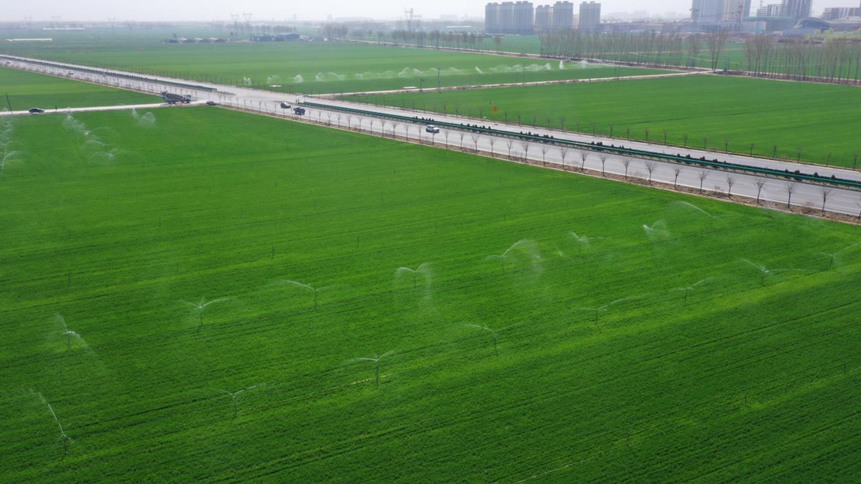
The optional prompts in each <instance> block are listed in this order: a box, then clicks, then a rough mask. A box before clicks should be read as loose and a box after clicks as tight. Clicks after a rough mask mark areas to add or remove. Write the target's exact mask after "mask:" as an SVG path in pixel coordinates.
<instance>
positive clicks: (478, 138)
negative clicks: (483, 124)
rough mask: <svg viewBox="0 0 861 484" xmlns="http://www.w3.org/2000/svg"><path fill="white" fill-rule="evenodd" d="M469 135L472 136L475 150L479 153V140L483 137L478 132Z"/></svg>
mask: <svg viewBox="0 0 861 484" xmlns="http://www.w3.org/2000/svg"><path fill="white" fill-rule="evenodd" d="M469 137H470V138H472V145H473V147H475V152H476V153H478V140H480V139H481V136H480V135H477V134H471V135H469Z"/></svg>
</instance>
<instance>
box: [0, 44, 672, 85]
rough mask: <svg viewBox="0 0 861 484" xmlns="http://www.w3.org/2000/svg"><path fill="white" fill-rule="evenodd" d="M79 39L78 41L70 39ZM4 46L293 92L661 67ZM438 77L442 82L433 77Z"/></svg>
mask: <svg viewBox="0 0 861 484" xmlns="http://www.w3.org/2000/svg"><path fill="white" fill-rule="evenodd" d="M75 45H77V44H75ZM0 49H4V50H5V51H6V52H7V53H10V54H16V55H24V56H31V57H38V58H44V59H50V60H56V61H63V62H71V63H79V64H87V65H94V66H101V67H109V68H115V69H123V70H127V71H134V72H140V73H145V74H158V75H166V76H173V77H180V78H185V79H192V80H198V81H207V82H218V83H224V84H232V85H249V86H254V87H259V88H265V89H270V90H279V91H284V92H290V93H307V94H315V93H316V94H319V93H333V92H364V91H382V90H394V89H402V88H404V87H415V88H417V89H418V88H431V87H436V86H437V84H438V83H439V85H440V86H459V85H472V84H496V83H512V82H515V83H516V82H531V81H552V80H560V79H586V78H602V77H624V76H632V75H647V74H656V73H661V72H663V71H659V70H653V69H633V68H625V67H615V66H602V65H597V64H581V63H564V62H560V61H558V60H557V61H548V60H543V59H518V58H510V57H500V56H496V55H486V54H474V53H452V52H444V51H431V50H418V49H414V48H397V47H380V46H368V45H363V44H350V43H335V42H332V43H325V42H301V43H300V42H277V43H252V42H235V43H228V44H193V45H186V44H181V45H175V44H162V43H160V42H156V41H155V40H154V39H153V40H152V41H151V42H150V43H141V42H140V41H139V40H129V41H128V42H112V43H99V42H93V43H82V44H81V45H80V46H79V47H76V48H74V49H70V48H69V45H67V44H63V43H60V44H57V45H37V46H34V45H12V46H3V45H0ZM438 81H439V82H438Z"/></svg>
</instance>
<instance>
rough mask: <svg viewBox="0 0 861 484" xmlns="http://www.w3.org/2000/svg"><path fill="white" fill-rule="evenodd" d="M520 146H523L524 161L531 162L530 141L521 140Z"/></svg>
mask: <svg viewBox="0 0 861 484" xmlns="http://www.w3.org/2000/svg"><path fill="white" fill-rule="evenodd" d="M520 147H521V148H523V162H524V163H528V162H529V141H521V142H520Z"/></svg>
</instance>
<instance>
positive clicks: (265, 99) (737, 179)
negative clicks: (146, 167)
mask: <svg viewBox="0 0 861 484" xmlns="http://www.w3.org/2000/svg"><path fill="white" fill-rule="evenodd" d="M36 62H38V63H35V62H34V60H31V59H24V58H18V57H10V56H0V65H7V66H9V67H13V68H18V69H26V70H31V71H35V72H40V73H45V74H50V75H55V76H60V77H66V78H71V79H76V80H80V81H84V82H90V83H95V84H100V85H107V86H113V87H118V88H122V89H130V90H135V91H140V92H148V93H154V94H157V93H160V92H162V91H168V92H173V93H180V94H191V95H192V96H193V98H194V99H195V103H194V104H200V103H204V102H206V101H214V102H216V103H218V104H222V105H226V106H229V107H233V108H237V109H242V110H246V111H251V112H259V113H261V114H267V115H273V116H279V117H285V118H291V119H293V120H296V121H302V122H314V123H318V124H324V125H329V126H332V127H338V128H341V129H351V130H354V131H361V132H364V133H368V134H372V135H377V136H388V137H392V136H394V137H396V138H397V139H404V140H408V141H413V142H422V143H425V144H433V145H435V146H439V147H441V148H447V149H463V150H471V151H477V152H479V153H480V154H484V155H487V156H496V157H500V158H507V159H512V160H515V161H516V160H521V161H523V159H524V158H528V160H529V161H530V162H531V163H533V164H536V163H537V164H544V163H546V164H547V165H548V166H551V167H556V168H565V169H569V170H570V169H585V170H587V172H590V173H591V174H593V175H598V176H601V175H602V174H603V175H618V176H622V177H625V174H626V173H627V177H626V178H632V179H633V178H637V179H641V180H649V179H650V180H651V182H653V183H659V184H663V185H664V186H680V187H687V188H689V189H693V190H694V191H695V192H699V191H702V192H704V193H705V194H712V195H715V194H719V195H726V194H727V193H731V194H732V195H733V196H735V197H746V198H749V199H752V200H756V199H759V200H760V202H762V203H763V204H765V205H770V206H773V207H775V208H779V207H783V208H785V207H786V206H787V205H789V204H791V205H792V207H794V208H795V209H797V208H800V207H803V208H805V209H806V210H808V211H811V212H813V211H819V210H822V209H823V207H824V209H825V210H826V211H829V212H834V213H840V214H845V215H851V216H861V192H859V191H857V190H852V189H846V188H837V187H825V186H821V185H816V184H810V183H802V182H797V181H788V180H783V179H777V178H768V177H762V176H757V175H752V174H743V173H730V172H727V171H722V170H714V169H703V168H699V167H693V166H688V165H679V164H675V163H666V162H659V161H653V160H644V159H639V158H632V157H620V156H616V155H610V156H607V155H604V154H602V153H598V152H594V151H588V150H577V149H565V148H563V147H560V146H558V145H554V144H552V143H546V144H545V143H538V142H530V143H526V142H522V141H520V140H516V139H513V138H510V137H506V136H489V135H483V134H482V135H478V134H475V133H472V132H468V131H462V130H458V129H441V130H440V132H439V133H436V134H431V133H428V132H426V131H425V129H424V128H425V125H426V124H431V122H430V121H422V120H420V119H417V120H416V122H415V123H406V122H394V121H392V120H389V119H386V118H385V117H375V116H373V115H367V116H358V115H355V114H353V115H349V114H346V113H343V112H340V111H337V110H328V109H318V108H308V109H307V111H306V114H305V115H304V116H297V115H294V114H293V113H292V110H287V109H282V108H280V104H281V103H282V102H286V103H288V104H291V105H295V104H296V103H298V102H301V101H304V100H305V97H304V96H302V95H296V94H284V93H276V92H271V91H265V90H260V89H252V88H247V87H236V86H226V85H217V84H210V83H202V82H194V81H185V80H182V79H173V78H163V77H155V76H143V75H139V74H134V73H128V72H121V71H112V70H103V69H95V68H92V67H85V66H77V65H71V64H64V63H50V64H51V65H46V64H45V61H36ZM94 71H97V72H94ZM307 100H308V101H313V102H314V103H319V104H326V105H329V106H333V107H347V108H352V109H361V110H365V111H374V112H377V113H380V114H397V115H400V116H409V117H418V118H432V119H433V120H434V121H433V122H446V123H454V124H472V125H481V126H484V127H488V128H492V129H494V130H497V131H500V132H503V133H504V132H508V133H512V134H519V133H522V132H524V133H525V132H530V133H532V134H535V135H539V136H543V135H547V136H552V137H553V138H555V139H565V140H572V141H580V142H586V143H591V142H596V143H597V142H602V143H604V144H605V145H609V144H615V145H617V146H618V145H624V146H625V147H628V148H635V149H641V150H647V151H652V152H657V153H670V154H681V155H682V156H684V155H690V156H691V157H692V158H696V159H698V158H700V157H701V156H705V157H706V159H708V160H712V159H715V158H716V159H718V160H719V161H726V162H731V163H737V164H743V165H747V166H753V167H764V168H772V169H776V170H781V171H783V170H789V171H795V170H799V171H800V172H801V173H808V174H812V173H814V172H817V173H818V174H820V175H823V176H828V177H830V176H832V175H833V176H836V177H838V178H843V179H849V180H858V181H861V172H859V171H855V170H849V169H844V168H835V167H825V166H821V165H808V164H803V163H795V162H791V161H782V160H771V159H763V158H756V157H749V156H744V155H736V154H726V153H723V152H716V151H708V150H701V149H684V148H680V147H674V146H664V145H661V144H653V143H644V142H636V141H627V140H619V139H611V138H607V137H600V136H597V137H593V136H588V135H582V134H577V133H570V132H561V131H556V130H547V129H541V128H535V127H532V126H518V125H516V124H511V123H509V124H503V123H492V122H489V121H487V120H482V119H469V118H464V117H460V116H454V115H439V114H434V113H425V112H420V111H410V110H403V109H398V108H389V107H381V106H370V105H367V104H361V103H353V102H348V101H337V100H331V99H317V98H311V97H308V98H307ZM143 107H154V106H153V105H148V106H143ZM121 108H122V107H117V106H114V107H108V108H81V110H97V109H121ZM138 109H140V108H138ZM59 111H60V112H67V110H64V109H60V110H59ZM49 112H53V110H46V113H49ZM24 113H26V112H24ZM16 114H21V112H16Z"/></svg>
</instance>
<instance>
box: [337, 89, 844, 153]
mask: <svg viewBox="0 0 861 484" xmlns="http://www.w3.org/2000/svg"><path fill="white" fill-rule="evenodd" d="M349 99H350V100H357V101H366V102H371V103H375V104H387V105H392V106H405V107H415V108H417V109H424V110H429V111H435V112H447V113H455V112H459V113H460V114H463V115H467V116H474V117H478V116H481V117H485V118H488V119H493V120H497V121H505V120H507V121H508V122H518V121H519V122H520V123H522V124H524V125H533V124H534V125H537V126H542V127H547V126H550V127H553V128H564V129H567V130H576V131H580V132H585V133H589V134H591V133H593V132H594V133H597V134H599V135H603V136H614V137H616V138H630V139H636V140H646V139H648V140H649V141H653V142H660V143H663V142H664V133H665V132H666V141H667V143H669V144H671V145H677V146H689V147H696V148H703V147H708V148H710V149H713V150H719V151H724V150H725V149H728V150H729V151H732V152H737V153H753V154H756V155H761V156H769V157H778V158H785V159H791V160H797V159H800V160H802V161H808V162H813V163H819V164H831V165H839V166H844V167H853V168H854V167H857V166H858V159H857V157H858V154H859V153H861V139H859V137H858V128H859V123H858V113H857V109H856V107H857V106H859V105H861V90H859V89H857V88H854V87H847V86H832V85H820V84H807V83H794V82H779V81H770V80H762V79H745V78H735V77H721V76H711V75H709V76H692V77H685V78H666V79H642V80H636V81H626V82H599V83H594V84H577V85H557V86H524V87H515V88H498V89H477V90H464V91H453V92H442V93H438V92H428V93H421V94H420V93H409V94H391V95H373V96H353V97H350V98H349ZM494 109H495V110H496V112H495V113H494ZM593 124H594V126H593ZM593 130H594V131H593ZM647 130H648V133H647ZM685 136H687V139H685Z"/></svg>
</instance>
